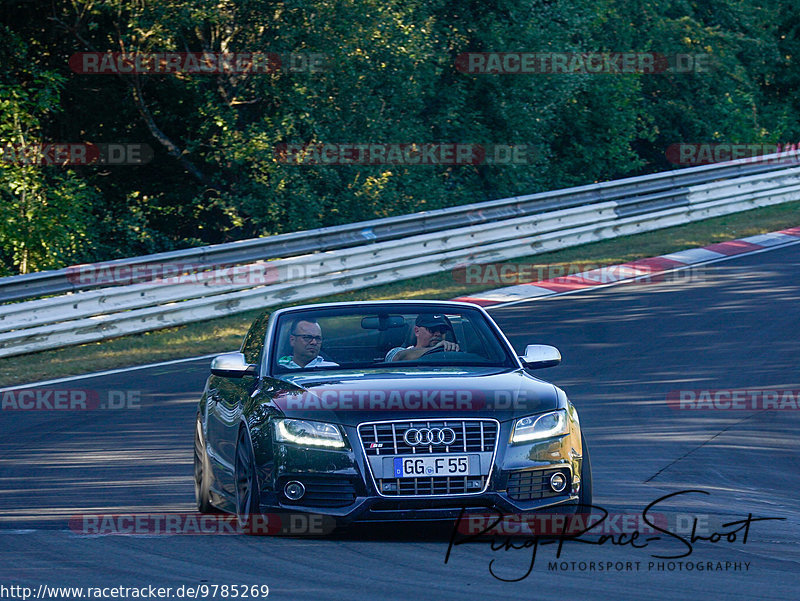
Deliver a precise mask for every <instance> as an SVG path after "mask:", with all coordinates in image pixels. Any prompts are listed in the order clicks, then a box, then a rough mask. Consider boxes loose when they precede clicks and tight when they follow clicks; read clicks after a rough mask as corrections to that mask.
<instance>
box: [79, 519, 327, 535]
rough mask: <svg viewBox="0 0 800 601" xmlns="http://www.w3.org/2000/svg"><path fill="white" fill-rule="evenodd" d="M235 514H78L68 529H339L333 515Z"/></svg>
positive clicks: (113, 532) (216, 531)
mask: <svg viewBox="0 0 800 601" xmlns="http://www.w3.org/2000/svg"><path fill="white" fill-rule="evenodd" d="M243 524H244V525H243V526H240V525H239V520H237V517H236V516H235V515H228V514H213V515H212V514H202V513H130V514H79V515H73V516H72V517H71V518H70V520H69V529H70V530H71V531H72V532H75V533H76V534H80V535H84V536H109V535H129V536H130V535H146V536H178V535H190V536H196V535H217V534H223V535H230V534H244V533H246V534H259V535H269V536H279V535H284V536H303V535H308V536H320V535H324V534H330V533H331V532H333V530H334V529H335V528H336V521H335V519H334V518H332V517H331V516H324V515H318V514H305V513H304V514H281V513H266V514H253V515H251V516H248V518H247V519H246V520H243Z"/></svg>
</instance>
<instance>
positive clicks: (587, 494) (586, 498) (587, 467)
mask: <svg viewBox="0 0 800 601" xmlns="http://www.w3.org/2000/svg"><path fill="white" fill-rule="evenodd" d="M581 447H583V459H582V460H581V490H580V493H578V503H579V504H580V505H583V507H579V509H578V511H579V513H589V512H590V511H591V509H590V507H589V506H590V505H591V504H592V460H591V458H590V457H589V446H588V445H587V444H586V439H585V438H584V437H583V432H581Z"/></svg>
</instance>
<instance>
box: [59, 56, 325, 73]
mask: <svg viewBox="0 0 800 601" xmlns="http://www.w3.org/2000/svg"><path fill="white" fill-rule="evenodd" d="M326 63H327V57H326V56H325V55H324V54H320V53H314V52H311V53H308V52H306V53H303V52H289V53H284V54H279V53H277V52H77V53H75V54H73V55H72V56H71V57H70V58H69V67H70V69H72V71H73V72H75V73H79V74H81V75H110V74H122V75H125V74H131V73H136V74H140V75H161V74H173V73H187V74H194V75H218V74H223V73H238V74H247V73H275V72H276V71H288V72H292V73H302V72H309V73H317V72H320V71H324V70H325V69H326Z"/></svg>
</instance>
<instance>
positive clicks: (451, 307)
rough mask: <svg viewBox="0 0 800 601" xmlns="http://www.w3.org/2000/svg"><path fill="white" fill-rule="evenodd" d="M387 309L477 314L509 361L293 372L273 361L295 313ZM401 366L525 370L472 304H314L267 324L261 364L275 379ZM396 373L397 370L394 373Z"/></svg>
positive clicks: (405, 365)
mask: <svg viewBox="0 0 800 601" xmlns="http://www.w3.org/2000/svg"><path fill="white" fill-rule="evenodd" d="M384 307H385V308H386V309H387V311H389V312H394V313H398V312H399V313H416V312H419V311H424V310H430V311H438V312H442V313H448V312H449V313H454V312H460V313H472V314H474V315H475V317H474V319H479V320H482V322H483V323H484V324H485V325H486V327H487V329H488V330H489V333H491V334H492V335H494V340H495V342H496V343H497V344H498V346H499V347H500V349H501V350H502V352H503V353H504V355H505V358H504V360H503V361H502V362H495V363H489V364H487V363H477V362H464V363H457V362H452V361H449V362H443V361H392V362H385V361H384V362H380V363H369V364H363V365H362V364H350V365H348V366H346V367H343V366H328V367H315V368H312V369H304V368H300V369H291V370H282V369H277V367H278V366H277V363H276V361H277V358H276V360H275V361H273V357H277V356H279V354H280V353H278V352H277V348H276V347H277V344H278V342H279V340H278V339H279V332H278V331H277V330H278V324H279V323H283V320H284V319H290V318H291V314H293V313H308V312H314V311H320V312H324V313H329V312H330V311H332V310H341V311H342V312H343V313H351V314H359V313H368V312H372V310H373V309H374V310H375V311H376V312H377V311H378V310H380V309H381V308H384ZM391 366H397V367H398V368H399V369H402V370H408V369H420V368H422V369H425V368H431V369H440V368H442V367H449V368H459V367H461V368H465V369H468V368H476V367H481V368H493V369H494V368H496V369H518V368H522V364H521V363H520V360H519V357H518V356H517V353H516V352H515V351H514V348H513V346H512V345H511V343H510V342H509V341H508V338H506V336H505V334H504V333H503V331H502V330H501V329H500V327H499V326H498V325H497V324H496V323H495V322H494V320H493V319H492V318H491V316H490V315H489V314H488V313H487V312H486V310H485V309H484V308H483V307H481V306H479V305H475V304H472V303H461V302H453V301H363V302H359V303H321V304H312V305H298V306H296V307H288V308H285V309H280V310H278V311H275V312H274V313H272V315H270V318H269V322H268V325H267V332H266V337H265V340H264V352H263V353H262V354H261V364H260V370H259V371H260V373H262V374H265V375H267V376H268V377H271V378H276V379H281V380H282V379H285V377H286V376H287V375H293V374H304V375H307V374H313V373H318V374H324V373H329V372H336V371H353V370H364V369H368V368H378V369H385V368H387V367H391ZM390 371H394V370H390Z"/></svg>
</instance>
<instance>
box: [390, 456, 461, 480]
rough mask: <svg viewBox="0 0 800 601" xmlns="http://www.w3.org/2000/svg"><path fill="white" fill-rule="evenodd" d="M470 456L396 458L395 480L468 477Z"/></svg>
mask: <svg viewBox="0 0 800 601" xmlns="http://www.w3.org/2000/svg"><path fill="white" fill-rule="evenodd" d="M468 474H469V455H447V456H444V457H436V456H434V457H430V456H427V457H413V456H412V457H395V458H394V477H395V478H418V477H420V476H467V475H468Z"/></svg>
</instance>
